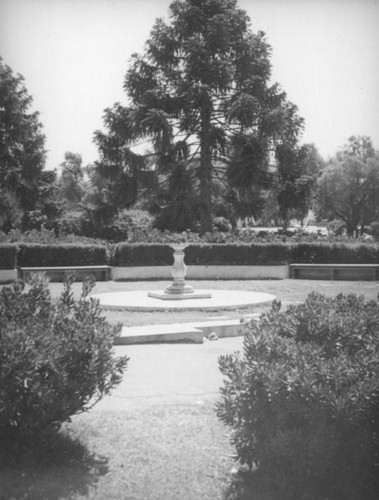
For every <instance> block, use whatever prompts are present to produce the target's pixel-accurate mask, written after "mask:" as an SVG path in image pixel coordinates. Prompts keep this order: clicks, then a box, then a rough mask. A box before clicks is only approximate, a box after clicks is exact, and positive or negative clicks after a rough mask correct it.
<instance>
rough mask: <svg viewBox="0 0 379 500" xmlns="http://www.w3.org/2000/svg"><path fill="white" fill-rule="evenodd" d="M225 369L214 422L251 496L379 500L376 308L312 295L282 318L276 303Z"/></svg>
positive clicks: (358, 300)
mask: <svg viewBox="0 0 379 500" xmlns="http://www.w3.org/2000/svg"><path fill="white" fill-rule="evenodd" d="M219 363H220V369H221V372H222V373H223V375H224V376H225V377H226V380H225V383H224V386H223V388H222V389H221V393H222V396H223V398H222V400H221V401H220V402H219V404H218V410H217V411H218V416H219V418H220V419H221V420H222V421H223V422H224V423H225V424H226V425H228V426H230V427H231V428H232V442H233V444H234V445H235V446H236V450H237V457H238V460H239V462H240V463H241V464H245V465H247V466H248V468H249V469H250V471H252V472H251V474H250V475H249V480H250V481H252V485H253V488H255V491H257V490H259V489H261V488H262V484H265V485H266V486H267V485H270V488H269V493H270V495H269V498H270V499H275V500H276V499H282V500H284V499H299V498H307V499H319V500H321V499H325V498H331V499H333V500H337V499H341V500H342V499H346V498H349V499H351V500H353V499H356V500H358V499H359V500H360V499H363V498H364V499H366V500H369V499H370V500H374V499H375V498H378V491H379V490H378V488H379V481H378V477H379V304H378V303H376V302H374V301H369V302H367V301H365V300H364V298H363V297H357V296H355V295H338V296H337V297H335V298H333V299H331V298H327V297H324V296H322V295H319V294H315V293H314V294H310V295H309V296H308V298H307V300H306V302H305V303H304V304H301V305H297V306H292V307H289V308H288V309H287V310H286V311H285V312H282V311H281V309H280V304H278V303H275V304H274V305H273V307H272V310H271V311H270V312H269V313H267V314H265V315H263V316H262V317H261V319H260V321H259V323H254V322H251V323H250V324H248V325H247V326H246V332H245V338H244V352H243V355H238V354H236V355H227V356H221V357H220V360H219ZM253 471H254V472H253ZM262 498H263V497H262ZM264 498H266V497H264Z"/></svg>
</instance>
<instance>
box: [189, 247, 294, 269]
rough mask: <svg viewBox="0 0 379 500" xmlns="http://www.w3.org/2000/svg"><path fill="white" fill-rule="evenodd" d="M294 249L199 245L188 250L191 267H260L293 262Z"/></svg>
mask: <svg viewBox="0 0 379 500" xmlns="http://www.w3.org/2000/svg"><path fill="white" fill-rule="evenodd" d="M292 251H293V247H292V245H290V244H284V243H269V244H265V243H251V244H246V243H234V244H233V243H225V244H215V245H211V244H203V245H201V244H197V245H190V246H189V247H188V248H187V249H186V263H187V264H190V265H219V266H223V265H239V266H259V265H275V264H287V263H289V262H291V254H292Z"/></svg>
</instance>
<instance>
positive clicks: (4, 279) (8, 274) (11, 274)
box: [0, 269, 17, 283]
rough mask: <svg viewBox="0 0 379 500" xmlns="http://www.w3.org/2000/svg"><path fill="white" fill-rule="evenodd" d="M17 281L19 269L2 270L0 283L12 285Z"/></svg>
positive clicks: (0, 271) (0, 270)
mask: <svg viewBox="0 0 379 500" xmlns="http://www.w3.org/2000/svg"><path fill="white" fill-rule="evenodd" d="M16 279H17V269H0V283H12V281H15V280H16Z"/></svg>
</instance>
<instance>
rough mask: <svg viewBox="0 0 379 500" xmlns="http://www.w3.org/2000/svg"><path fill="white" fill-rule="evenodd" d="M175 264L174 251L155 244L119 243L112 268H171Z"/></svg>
mask: <svg viewBox="0 0 379 500" xmlns="http://www.w3.org/2000/svg"><path fill="white" fill-rule="evenodd" d="M173 262H174V259H173V249H172V248H170V247H169V246H168V245H163V244H154V243H142V244H139V243H119V244H118V245H115V247H114V252H113V255H112V258H111V265H112V266H126V267H128V266H130V267H133V266H170V265H172V263H173ZM186 262H187V260H186Z"/></svg>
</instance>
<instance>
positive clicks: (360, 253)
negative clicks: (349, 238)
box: [293, 243, 379, 264]
mask: <svg viewBox="0 0 379 500" xmlns="http://www.w3.org/2000/svg"><path fill="white" fill-rule="evenodd" d="M293 262H294V263H296V264H302V263H303V264H313V263H314V264H378V263H379V246H378V245H375V244H372V243H366V244H365V243H355V244H352V243H298V244H297V245H296V248H295V251H294V253H293Z"/></svg>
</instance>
